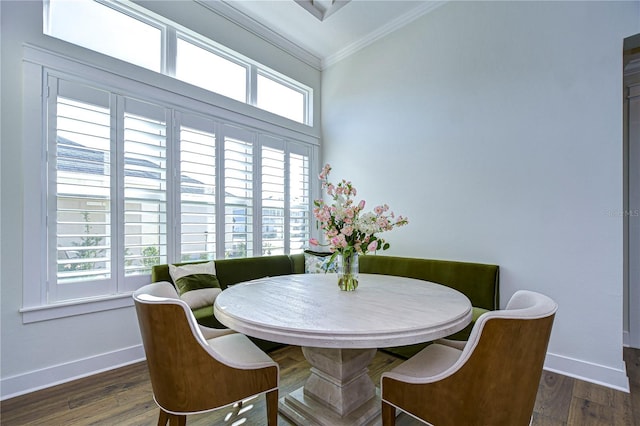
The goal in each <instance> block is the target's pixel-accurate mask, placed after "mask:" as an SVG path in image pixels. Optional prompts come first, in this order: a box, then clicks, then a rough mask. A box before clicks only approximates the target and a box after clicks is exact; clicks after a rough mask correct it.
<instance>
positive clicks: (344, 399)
mask: <svg viewBox="0 0 640 426" xmlns="http://www.w3.org/2000/svg"><path fill="white" fill-rule="evenodd" d="M302 352H303V354H304V356H305V358H306V359H307V361H309V364H311V366H312V367H311V375H310V376H309V378H308V379H307V382H306V383H305V385H304V387H302V388H299V389H297V390H295V391H294V392H292V393H290V394H289V395H287V396H285V397H284V398H281V399H280V403H279V408H280V412H281V413H282V414H283V415H284V416H286V417H287V418H289V419H290V420H292V421H293V422H294V423H295V424H297V425H305V426H307V425H310V424H314V425H315V424H317V425H328V426H342V425H344V426H365V425H367V426H368V425H375V424H380V410H381V408H380V407H381V406H380V397H379V395H378V392H377V391H376V387H375V385H374V384H373V382H372V381H371V379H370V378H369V375H368V369H367V366H368V365H369V363H370V362H371V360H372V359H373V357H374V356H375V354H376V349H332V348H309V347H303V348H302Z"/></svg>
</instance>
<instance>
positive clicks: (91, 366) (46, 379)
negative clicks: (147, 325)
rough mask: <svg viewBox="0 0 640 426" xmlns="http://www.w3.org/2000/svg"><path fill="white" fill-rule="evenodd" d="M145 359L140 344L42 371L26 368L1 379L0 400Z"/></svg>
mask: <svg viewBox="0 0 640 426" xmlns="http://www.w3.org/2000/svg"><path fill="white" fill-rule="evenodd" d="M144 359H145V355H144V348H143V347H142V345H136V346H131V347H128V348H123V349H120V350H117V351H114V352H109V353H104V354H100V355H96V356H94V357H90V358H84V359H80V360H76V361H72V362H68V363H64V364H58V365H54V366H51V367H47V368H43V369H41V370H35V371H29V372H27V373H24V374H18V375H15V376H11V377H6V378H3V379H2V380H1V381H0V401H3V400H5V399H9V398H13V397H16V396H19V395H24V394H26V393H29V392H34V391H37V390H40V389H44V388H48V387H51V386H55V385H59V384H61V383H66V382H70V381H72V380H76V379H80V378H83V377H87V376H91V375H94V374H97V373H101V372H103V371H107V370H113V369H114V368H118V367H122V366H125V365H128V364H133V363H135V362H139V361H143V360H144Z"/></svg>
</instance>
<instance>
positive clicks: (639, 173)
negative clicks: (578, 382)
mask: <svg viewBox="0 0 640 426" xmlns="http://www.w3.org/2000/svg"><path fill="white" fill-rule="evenodd" d="M623 82H624V177H625V178H624V182H625V184H624V206H623V211H622V215H623V223H624V235H625V241H624V259H625V265H624V301H625V306H624V320H625V330H624V332H625V338H624V340H625V344H626V345H628V346H630V347H633V348H640V34H637V35H635V36H633V37H629V38H627V39H625V41H624V78H623Z"/></svg>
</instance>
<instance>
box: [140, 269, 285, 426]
mask: <svg viewBox="0 0 640 426" xmlns="http://www.w3.org/2000/svg"><path fill="white" fill-rule="evenodd" d="M133 299H134V303H135V307H136V313H137V315H138V323H139V325H140V332H141V335H142V342H143V346H144V350H145V353H146V356H147V364H148V368H149V374H150V377H151V386H152V388H153V398H154V400H155V401H156V403H157V404H158V406H159V407H160V416H159V418H158V425H162V426H164V425H166V424H167V422H169V423H170V425H172V426H173V425H185V424H186V416H187V415H188V414H195V413H202V412H207V411H212V410H215V409H217V408H221V407H224V406H227V405H231V404H233V403H236V402H241V401H242V400H243V399H245V398H248V397H250V396H254V395H258V394H261V393H265V395H266V402H267V424H268V425H269V426H276V425H277V423H278V379H279V367H278V364H277V363H276V362H274V361H273V360H272V359H271V358H270V357H269V356H268V355H267V354H266V353H264V352H263V351H262V350H260V349H259V348H258V347H257V346H256V345H255V344H253V342H251V341H250V340H249V339H248V338H247V337H246V336H245V335H243V334H240V333H234V332H232V331H230V330H216V329H210V328H206V327H202V326H200V325H198V323H197V322H196V320H195V318H194V316H193V314H192V312H191V309H190V308H189V306H188V305H187V304H186V303H185V302H184V301H182V300H180V298H179V297H178V294H177V293H176V290H175V288H174V287H173V285H172V284H171V283H168V282H159V283H153V284H149V285H146V286H144V287H141V288H140V289H139V290H137V291H136V292H134V293H133Z"/></svg>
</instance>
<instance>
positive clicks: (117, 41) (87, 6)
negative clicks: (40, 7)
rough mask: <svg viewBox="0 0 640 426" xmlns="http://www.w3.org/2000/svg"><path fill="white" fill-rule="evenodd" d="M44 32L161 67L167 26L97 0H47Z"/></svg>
mask: <svg viewBox="0 0 640 426" xmlns="http://www.w3.org/2000/svg"><path fill="white" fill-rule="evenodd" d="M44 6H45V19H44V24H45V31H44V32H45V34H48V35H50V36H52V37H56V38H59V39H62V40H65V41H68V42H70V43H74V44H77V45H79V46H82V47H86V48H87V49H91V50H95V51H97V52H101V53H104V54H106V55H109V56H113V57H115V58H118V59H121V60H123V61H127V62H131V63H132V64H136V65H139V66H141V67H144V68H148V69H150V70H152V71H156V72H161V71H162V39H163V33H164V26H163V25H160V24H159V23H151V21H148V20H147V21H145V20H143V18H142V17H140V16H139V15H134V14H133V12H130V14H126V13H123V12H122V11H121V10H116V9H113V8H111V7H108V6H107V5H106V4H103V3H98V2H95V1H69V0H45V1H44Z"/></svg>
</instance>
